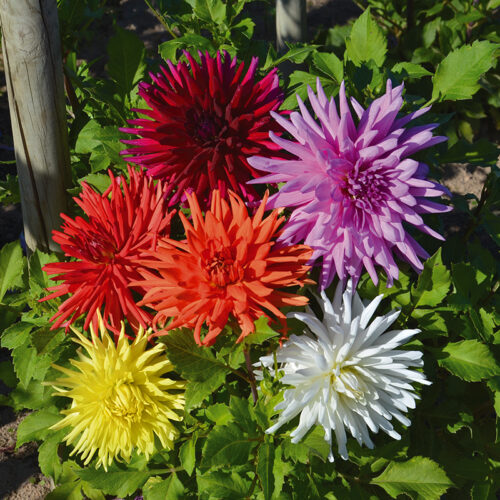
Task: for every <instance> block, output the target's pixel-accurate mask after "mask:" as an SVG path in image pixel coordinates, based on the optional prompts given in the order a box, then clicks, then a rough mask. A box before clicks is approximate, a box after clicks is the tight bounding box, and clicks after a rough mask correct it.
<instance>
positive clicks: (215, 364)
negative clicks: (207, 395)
mask: <svg viewBox="0 0 500 500" xmlns="http://www.w3.org/2000/svg"><path fill="white" fill-rule="evenodd" d="M162 340H163V342H164V343H165V346H166V350H167V356H168V359H170V361H171V362H172V364H173V365H174V366H175V369H176V371H178V372H179V373H180V374H181V375H182V376H183V377H184V378H185V379H187V380H195V381H200V382H201V381H206V380H207V374H210V378H213V377H214V376H215V375H216V374H219V375H222V376H225V375H226V374H227V373H229V372H230V371H231V370H230V369H229V368H228V367H227V366H226V365H225V364H224V363H222V362H220V361H219V360H217V358H216V357H215V356H214V354H213V353H212V351H211V350H210V349H209V348H208V347H205V346H199V345H197V344H196V342H195V341H194V338H193V332H192V331H191V330H188V329H178V330H173V331H171V332H170V333H169V334H168V335H165V336H164V337H163V338H162Z"/></svg>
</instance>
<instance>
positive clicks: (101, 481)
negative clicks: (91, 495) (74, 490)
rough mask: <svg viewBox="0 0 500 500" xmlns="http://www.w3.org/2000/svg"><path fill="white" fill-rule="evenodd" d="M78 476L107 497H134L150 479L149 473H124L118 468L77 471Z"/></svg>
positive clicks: (90, 468)
mask: <svg viewBox="0 0 500 500" xmlns="http://www.w3.org/2000/svg"><path fill="white" fill-rule="evenodd" d="M75 472H76V475H77V476H78V477H79V478H81V479H83V480H84V481H87V482H88V483H89V484H90V485H91V486H92V487H93V488H97V489H98V490H101V491H102V492H103V493H105V494H107V495H116V496H119V497H125V496H127V495H132V493H134V492H135V491H136V490H137V489H139V488H140V487H142V485H143V484H144V483H145V482H146V480H147V479H148V478H149V476H150V475H151V473H150V472H149V471H147V470H146V471H123V470H119V469H117V467H116V466H113V467H112V468H108V471H107V472H106V471H105V470H104V469H102V468H101V469H94V468H93V467H89V468H87V469H81V470H76V471H75Z"/></svg>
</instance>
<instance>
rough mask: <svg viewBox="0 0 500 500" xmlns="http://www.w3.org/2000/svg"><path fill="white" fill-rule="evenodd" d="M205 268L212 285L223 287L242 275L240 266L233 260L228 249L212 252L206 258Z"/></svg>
mask: <svg viewBox="0 0 500 500" xmlns="http://www.w3.org/2000/svg"><path fill="white" fill-rule="evenodd" d="M205 269H206V271H207V273H208V279H209V281H210V283H212V284H213V286H218V287H223V286H225V285H228V284H230V283H234V282H235V281H238V280H239V279H241V277H242V270H241V267H240V266H239V265H237V264H236V263H235V262H234V260H233V258H232V256H231V255H230V254H229V251H226V252H224V251H221V252H213V253H212V255H211V256H210V257H209V258H207V259H206V263H205Z"/></svg>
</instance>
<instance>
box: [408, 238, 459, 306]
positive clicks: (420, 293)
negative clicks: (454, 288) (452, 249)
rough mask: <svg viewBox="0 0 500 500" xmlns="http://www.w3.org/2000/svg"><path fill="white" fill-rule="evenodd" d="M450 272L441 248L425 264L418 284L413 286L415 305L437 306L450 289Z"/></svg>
mask: <svg viewBox="0 0 500 500" xmlns="http://www.w3.org/2000/svg"><path fill="white" fill-rule="evenodd" d="M450 284H451V282H450V272H449V271H448V269H446V266H445V265H443V261H442V259H441V248H439V250H438V251H437V252H436V253H435V254H434V255H433V256H432V257H431V258H430V259H428V260H427V261H426V262H425V264H424V269H423V271H422V272H421V273H420V276H419V277H418V282H417V285H416V286H413V287H412V293H411V295H412V302H413V304H414V307H415V308H416V307H420V306H431V307H436V306H437V305H439V303H440V302H441V301H442V300H443V299H444V298H445V297H446V294H447V293H448V290H449V289H450Z"/></svg>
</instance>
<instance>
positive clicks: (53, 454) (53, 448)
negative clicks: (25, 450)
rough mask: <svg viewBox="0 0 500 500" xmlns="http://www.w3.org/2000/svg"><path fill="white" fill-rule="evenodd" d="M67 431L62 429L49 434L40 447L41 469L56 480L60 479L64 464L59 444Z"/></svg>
mask: <svg viewBox="0 0 500 500" xmlns="http://www.w3.org/2000/svg"><path fill="white" fill-rule="evenodd" d="M66 433H67V429H60V430H59V431H57V432H53V433H51V434H50V436H47V437H46V438H45V439H44V440H43V443H42V444H41V445H40V446H39V447H38V464H39V465H40V470H41V471H42V473H43V474H44V475H45V476H47V477H49V476H50V477H53V478H54V479H55V481H56V482H57V480H58V479H59V475H60V474H61V472H62V465H61V461H60V459H59V455H58V449H59V444H60V443H61V441H62V440H63V438H64V436H65V435H66Z"/></svg>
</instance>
